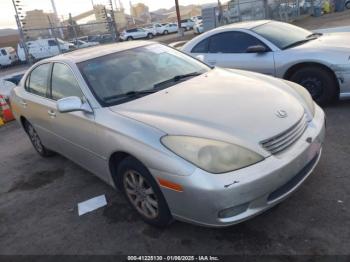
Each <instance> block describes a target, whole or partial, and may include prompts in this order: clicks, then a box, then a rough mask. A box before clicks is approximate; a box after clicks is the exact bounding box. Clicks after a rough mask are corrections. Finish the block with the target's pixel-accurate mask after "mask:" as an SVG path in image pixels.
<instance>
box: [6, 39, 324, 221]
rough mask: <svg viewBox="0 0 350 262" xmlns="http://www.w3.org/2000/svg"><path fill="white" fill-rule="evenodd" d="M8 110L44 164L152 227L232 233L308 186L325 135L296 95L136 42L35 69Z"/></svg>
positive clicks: (309, 103) (302, 94)
mask: <svg viewBox="0 0 350 262" xmlns="http://www.w3.org/2000/svg"><path fill="white" fill-rule="evenodd" d="M11 105H12V108H13V112H14V115H15V116H16V119H17V120H18V122H19V123H20V125H21V126H22V127H23V128H24V130H25V131H26V133H27V134H28V136H29V138H30V140H31V142H32V144H33V146H34V148H35V149H36V151H37V152H38V153H39V154H40V155H42V156H43V157H47V156H50V155H52V154H53V152H57V153H59V154H62V155H64V156H66V157H67V158H69V159H71V160H73V161H74V162H76V163H77V164H79V165H81V166H82V167H84V168H86V169H87V170H89V171H90V172H92V173H94V174H95V175H96V176H98V177H100V178H101V179H102V180H104V181H105V182H106V183H108V184H110V185H111V186H113V187H115V188H119V189H120V190H121V191H122V192H124V194H125V196H126V198H127V200H128V201H129V203H130V205H131V206H132V207H133V208H134V209H135V210H136V211H137V212H138V213H139V214H140V216H141V217H142V218H143V219H144V220H145V221H146V222H148V223H150V224H153V225H157V226H165V225H168V224H169V223H170V222H171V221H172V220H173V219H178V220H183V221H188V222H191V223H196V224H200V225H206V226H217V227H220V226H228V225H232V224H235V223H238V222H240V221H243V220H246V219H248V218H250V217H252V216H255V215H257V214H259V213H261V212H263V211H264V210H266V209H268V208H270V207H272V206H274V205H276V204H277V203H279V202H281V201H282V200H284V199H285V198H286V197H288V196H289V195H290V194H291V193H292V192H293V191H295V190H296V189H297V188H298V187H299V186H300V185H301V184H302V183H303V182H304V180H305V179H306V178H307V177H308V176H309V175H310V173H311V172H312V170H313V169H314V167H315V166H316V164H317V162H318V161H319V159H320V156H321V149H322V142H323V140H324V134H325V116H324V113H323V111H322V109H321V108H320V107H319V106H317V105H316V104H315V103H314V102H313V100H312V98H311V96H310V95H309V93H308V92H307V91H306V90H305V89H304V88H303V87H301V86H299V85H297V84H295V83H292V82H289V81H284V80H279V79H277V78H272V77H268V76H264V75H260V74H256V73H250V72H246V71H239V70H231V69H222V68H214V69H213V68H211V67H209V66H207V65H205V64H203V63H202V62H200V61H198V60H196V59H194V58H192V57H190V56H188V55H185V54H183V53H181V52H179V51H177V50H175V49H172V48H169V47H166V46H164V45H161V44H157V43H153V42H144V41H142V42H137V41H135V42H125V43H120V44H112V45H108V46H104V47H91V48H87V49H81V50H77V51H74V52H71V53H67V54H63V55H60V56H57V57H53V58H50V59H46V60H42V61H40V62H38V63H37V64H35V65H34V66H32V67H31V68H30V69H29V70H28V72H27V73H26V74H25V76H24V77H23V78H22V80H21V82H20V84H19V85H18V86H17V87H16V88H14V90H13V91H12V94H11Z"/></svg>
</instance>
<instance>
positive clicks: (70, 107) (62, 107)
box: [57, 96, 93, 113]
mask: <svg viewBox="0 0 350 262" xmlns="http://www.w3.org/2000/svg"><path fill="white" fill-rule="evenodd" d="M57 110H58V112H60V113H69V112H76V111H82V112H86V113H92V112H93V111H92V109H91V107H90V105H89V104H88V103H83V102H82V101H81V99H80V98H79V97H77V96H70V97H65V98H62V99H60V100H58V101H57Z"/></svg>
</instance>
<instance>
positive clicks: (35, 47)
mask: <svg viewBox="0 0 350 262" xmlns="http://www.w3.org/2000/svg"><path fill="white" fill-rule="evenodd" d="M57 42H58V43H59V45H60V48H61V51H62V52H67V51H69V50H73V49H75V46H74V44H72V43H68V42H65V41H63V40H61V39H57V41H56V39H55V38H48V39H39V40H35V41H28V42H26V45H27V48H28V53H29V55H30V56H32V58H33V59H34V60H39V59H43V58H47V57H51V56H55V55H58V54H59V53H60V50H59V48H58V44H57ZM17 54H18V57H19V59H20V60H21V61H22V62H24V61H25V60H26V58H25V54H24V49H23V47H22V46H21V45H20V44H18V48H17Z"/></svg>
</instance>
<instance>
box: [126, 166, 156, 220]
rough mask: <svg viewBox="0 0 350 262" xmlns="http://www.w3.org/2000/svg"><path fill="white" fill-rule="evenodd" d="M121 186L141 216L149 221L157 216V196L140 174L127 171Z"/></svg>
mask: <svg viewBox="0 0 350 262" xmlns="http://www.w3.org/2000/svg"><path fill="white" fill-rule="evenodd" d="M123 186H124V189H125V193H126V195H127V197H128V199H129V200H130V202H131V203H132V205H133V206H134V207H135V208H136V210H137V211H138V212H139V213H140V214H141V215H143V216H145V217H146V218H149V219H154V218H156V217H157V216H158V214H159V210H158V206H159V203H158V199H157V196H156V194H155V193H154V191H153V188H152V187H151V186H150V184H149V183H148V181H147V180H146V179H145V178H144V177H143V176H142V175H141V174H139V173H138V172H137V171H135V170H127V171H126V172H125V173H124V176H123Z"/></svg>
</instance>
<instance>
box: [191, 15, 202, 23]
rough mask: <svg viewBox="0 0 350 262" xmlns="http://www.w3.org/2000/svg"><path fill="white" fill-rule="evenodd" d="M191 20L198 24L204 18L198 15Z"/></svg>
mask: <svg viewBox="0 0 350 262" xmlns="http://www.w3.org/2000/svg"><path fill="white" fill-rule="evenodd" d="M191 20H192V21H194V22H195V23H196V22H198V21H202V20H203V17H202V16H201V15H198V16H193V17H191Z"/></svg>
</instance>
